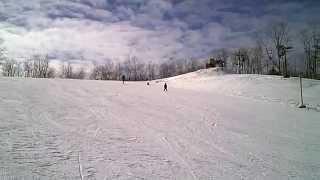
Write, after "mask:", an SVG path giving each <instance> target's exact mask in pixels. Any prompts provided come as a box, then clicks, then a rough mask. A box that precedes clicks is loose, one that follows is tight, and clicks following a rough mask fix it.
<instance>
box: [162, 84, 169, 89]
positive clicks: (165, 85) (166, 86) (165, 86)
mask: <svg viewBox="0 0 320 180" xmlns="http://www.w3.org/2000/svg"><path fill="white" fill-rule="evenodd" d="M163 87H164V89H163V91H168V85H167V83H164V86H163Z"/></svg>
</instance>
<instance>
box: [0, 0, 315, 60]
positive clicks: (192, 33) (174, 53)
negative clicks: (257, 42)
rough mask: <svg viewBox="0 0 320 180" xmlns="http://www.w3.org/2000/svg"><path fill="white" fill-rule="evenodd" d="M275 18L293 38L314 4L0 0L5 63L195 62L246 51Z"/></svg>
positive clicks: (304, 0)
mask: <svg viewBox="0 0 320 180" xmlns="http://www.w3.org/2000/svg"><path fill="white" fill-rule="evenodd" d="M277 19H281V20H285V21H288V22H289V23H290V26H291V28H292V29H293V31H297V29H299V28H300V27H302V26H304V25H306V24H307V23H310V22H317V23H319V22H320V21H319V20H320V1H319V0H0V38H1V39H3V43H2V46H5V47H6V48H7V50H8V55H9V56H12V57H17V58H19V57H27V56H30V55H32V54H36V53H41V54H49V56H50V58H52V59H59V60H71V61H72V60H83V61H87V60H89V61H99V62H103V61H106V60H110V59H113V60H123V59H125V58H127V57H128V56H137V57H138V58H140V59H142V60H144V61H155V62H159V61H164V60H168V59H170V58H173V59H179V58H190V57H193V58H201V57H206V56H208V55H209V54H210V53H211V52H212V51H214V50H215V49H219V48H222V47H227V48H233V47H240V46H247V45H250V44H251V43H252V38H251V37H252V36H253V34H254V32H255V31H256V30H257V29H261V28H265V27H268V24H269V23H270V22H272V21H275V20H277Z"/></svg>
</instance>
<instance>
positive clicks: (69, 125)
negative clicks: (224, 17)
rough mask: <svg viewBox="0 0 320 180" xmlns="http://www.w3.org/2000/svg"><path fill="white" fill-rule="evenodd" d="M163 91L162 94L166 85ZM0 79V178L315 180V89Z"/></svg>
mask: <svg viewBox="0 0 320 180" xmlns="http://www.w3.org/2000/svg"><path fill="white" fill-rule="evenodd" d="M164 81H165V82H167V84H168V90H169V91H168V92H163V89H162V88H163V82H164ZM303 85H304V97H305V103H306V105H307V109H299V108H297V106H298V104H299V93H300V91H299V89H298V87H299V82H298V78H289V79H283V78H281V77H277V76H261V75H226V74H224V73H222V72H221V71H220V70H219V69H209V70H200V71H198V72H194V73H189V74H186V75H181V76H177V77H173V78H168V79H164V80H157V81H152V82H151V85H150V86H147V85H146V82H129V83H127V84H125V85H122V82H116V81H87V80H82V81H81V80H61V79H49V80H48V79H23V78H21V79H18V78H17V79H15V78H0V177H1V178H0V179H81V180H84V179H186V180H187V179H191V180H194V179H319V178H320V154H319V152H320V141H319V139H320V130H319V129H320V118H319V117H320V113H319V112H320V95H319V92H320V82H319V81H316V80H306V79H304V80H303Z"/></svg>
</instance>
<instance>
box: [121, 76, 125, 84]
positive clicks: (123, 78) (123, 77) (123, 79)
mask: <svg viewBox="0 0 320 180" xmlns="http://www.w3.org/2000/svg"><path fill="white" fill-rule="evenodd" d="M121 78H122V83H123V84H124V81H125V80H126V76H124V75H122V77H121Z"/></svg>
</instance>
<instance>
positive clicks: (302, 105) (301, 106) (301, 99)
mask: <svg viewBox="0 0 320 180" xmlns="http://www.w3.org/2000/svg"><path fill="white" fill-rule="evenodd" d="M299 79H300V101H301V104H300V106H299V108H306V106H305V105H304V104H303V96H302V78H301V75H300V76H299Z"/></svg>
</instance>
